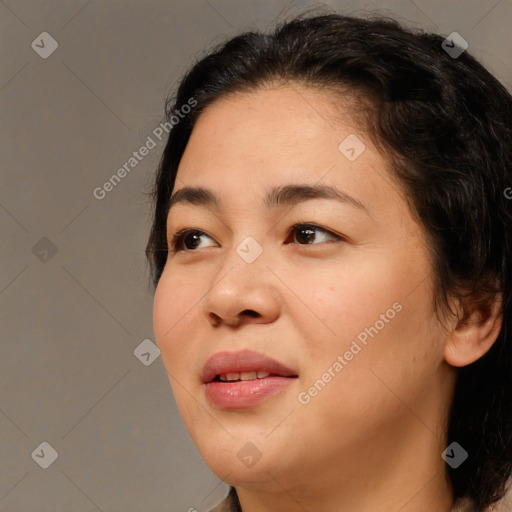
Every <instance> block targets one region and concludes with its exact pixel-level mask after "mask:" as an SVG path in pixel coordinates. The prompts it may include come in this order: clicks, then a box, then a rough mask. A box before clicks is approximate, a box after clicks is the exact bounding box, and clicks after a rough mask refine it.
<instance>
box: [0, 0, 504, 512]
mask: <svg viewBox="0 0 512 512" xmlns="http://www.w3.org/2000/svg"><path fill="white" fill-rule="evenodd" d="M318 5H321V4H314V3H311V2H278V1H263V0H258V1H251V2H247V1H244V2H242V1H235V0H193V1H185V0H180V1H163V0H159V1H156V0H153V1H146V2H142V1H138V2H137V1H134V0H128V1H127V0H123V1H120V0H116V1H114V0H110V1H100V0H68V1H62V0H61V1H58V0H45V1H41V0H39V1H36V0H31V1H25V0H5V1H2V2H0V25H1V30H0V38H1V57H2V66H1V70H0V107H1V112H2V117H1V119H2V127H1V133H0V144H1V148H2V149H1V160H0V168H1V189H0V190H1V194H0V225H1V229H2V243H1V261H2V266H1V274H0V303H1V306H0V307H1V319H2V324H1V326H2V342H1V357H0V376H1V388H0V510H2V511H5V512H16V511H19V512H32V511H34V512H35V511H37V512H46V511H52V512H59V511H70V510H72V511H77V512H89V511H90V512H93V511H98V510H99V511H103V512H109V511H112V512H114V511H123V512H131V511H144V512H157V511H167V512H170V511H178V512H179V511H184V512H186V511H188V510H189V509H190V508H191V507H194V508H195V509H196V510H198V511H199V512H201V511H204V510H206V509H207V508H208V507H210V506H212V505H213V504H214V503H216V502H218V501H219V500H220V499H221V498H222V497H223V496H224V494H225V493H226V489H227V487H226V486H225V485H224V484H223V483H222V482H220V481H219V480H218V479H217V478H216V477H215V476H214V475H212V474H211V473H210V471H209V470H208V468H207V467H206V466H205V464H204V463H203V462H202V461H201V459H200V457H199V455H198V454H197V452H196V450H195V447H194V446H193V444H192V442H191V441H190V440H189V438H188V435H187V434H186V430H185V428H184V426H183V424H182V422H181V419H180V417H179V414H178V412H177V409H176V406H175V403H174V400H173V397H172V394H171V389H170V385H169V381H168V378H167V374H166V373H165V369H164V366H163V364H162V360H161V358H157V359H155V360H154V361H153V362H152V363H151V364H150V365H148V366H146V365H144V364H142V363H141V361H140V360H139V359H138V358H137V357H136V356H135V355H134V350H135V349H136V347H137V346H138V345H139V344H140V343H141V342H142V341H143V340H145V339H150V340H154V337H153V332H152V317H151V309H152V291H151V289H150V288H149V287H148V274H147V269H146V267H145V259H144V248H145V243H146V239H147V235H148V231H149V222H150V220H149V202H148V199H147V197H146V195H145V194H144V193H145V192H147V191H148V185H149V183H150V178H151V175H152V173H153V172H154V169H155V167H156V165H157V163H158V160H159V157H160V153H161V151H162V149H163V143H159V144H158V145H157V147H156V148H154V149H153V150H152V151H150V153H149V154H148V155H147V156H146V157H145V158H144V159H143V160H142V161H141V162H140V163H139V164H138V165H137V166H136V167H135V168H134V169H133V170H132V171H131V172H130V173H129V174H128V175H127V176H126V177H125V178H124V179H123V180H122V181H121V182H120V183H119V184H118V185H117V186H116V187H115V188H114V189H113V190H112V191H110V192H109V193H108V194H107V195H106V196H105V198H103V199H101V200H99V199H96V198H95V197H94V196H93V190H94V189H95V188H96V187H101V186H102V185H103V183H105V181H107V180H108V179H109V178H110V177H111V176H112V174H114V173H115V172H116V171H117V169H119V168H120V167H121V166H122V165H123V164H124V163H125V162H127V160H128V159H129V158H130V156H132V152H133V151H136V150H138V149H139V147H140V146H142V145H143V144H144V142H145V141H146V138H147V136H148V135H151V133H152V131H153V130H154V129H155V128H156V127H157V126H158V125H159V123H160V122H161V121H162V120H163V117H162V115H163V101H164V97H165V95H166V94H167V93H168V92H170V91H171V90H172V88H173V87H174V86H175V84H176V81H177V79H178V78H179V77H180V75H181V74H182V73H183V72H184V70H185V69H186V68H187V67H188V65H189V64H190V63H191V62H192V59H193V58H194V57H195V56H197V55H198V54H199V53H200V52H202V51H203V50H204V49H205V48H208V47H209V46H211V45H212V44H214V43H218V42H220V41H221V40H223V39H224V38H226V37H227V36H229V35H234V34H235V33H237V32H239V31H241V30H245V29H250V28H265V27H268V26H269V25H271V24H272V22H273V21H278V20H281V19H282V18H283V17H284V16H288V15H292V14H294V13H298V12H300V11H302V10H304V8H307V7H313V6H318ZM323 5H325V6H331V7H335V8H336V9H337V10H339V11H340V12H343V13H358V12H360V11H359V10H360V9H365V10H369V11H376V10H377V11H379V12H381V13H383V14H389V15H391V16H394V17H398V18H399V19H400V20H401V21H402V22H404V23H406V24H412V25H414V26H420V27H423V28H426V29H428V30H431V31H435V32H438V33H440V34H442V35H448V34H450V33H451V32H453V31H456V32H459V33H460V34H461V35H462V36H463V37H464V38H465V39H466V40H467V41H468V43H469V48H468V51H470V52H471V53H472V54H473V55H474V56H475V57H477V58H478V59H480V60H481V61H482V63H484V64H485V65H486V66H487V67H488V68H489V69H490V70H491V71H492V72H493V73H494V74H495V75H496V76H497V77H498V78H499V79H500V80H501V81H502V83H503V84H505V85H506V86H507V87H508V88H509V89H510V88H511V86H512V61H511V59H512V57H511V55H512V53H511V52H510V48H512V37H511V34H510V30H509V27H510V22H511V20H512V1H511V0H501V1H498V0H471V1H450V2H443V1H440V0H414V1H412V0H403V1H398V0H397V1H382V2H364V1H350V2H349V1H346V2H343V1H332V2H329V3H324V4H323ZM42 32H48V33H50V34H51V36H52V37H53V38H54V39H55V40H56V41H57V42H58V45H59V46H58V48H57V50H56V51H55V52H54V53H53V54H52V55H50V56H49V57H48V58H46V59H43V58H42V57H40V56H39V54H38V53H36V51H34V49H32V47H31V43H32V41H34V40H36V38H37V37H38V36H39V34H41V33H42ZM37 41H40V39H37V40H36V42H37ZM39 44H40V45H41V43H39ZM45 44H46V43H45ZM46 48H48V46H46ZM43 237H46V238H43ZM42 238H43V240H42V241H41V239H42ZM48 240H50V241H51V242H49V241H48ZM52 244H53V246H55V248H56V250H57V252H56V253H55V254H52V247H53V246H52ZM34 246H35V248H34ZM146 357H147V356H146ZM42 442H48V443H49V444H50V445H51V446H52V447H53V448H54V449H55V450H56V451H57V453H58V458H57V460H55V462H54V463H53V464H52V465H51V466H49V467H48V468H47V469H43V468H41V467H40V466H39V465H38V464H37V463H36V461H37V460H38V459H37V458H36V457H32V455H31V454H32V453H33V452H34V450H36V448H38V447H39V445H40V444H41V443H42ZM38 450H39V451H38V452H37V453H41V452H40V450H41V449H40V448H39V449H38ZM43 453H44V452H43ZM44 457H48V451H47V452H46V453H45V454H44ZM44 457H42V456H41V457H40V458H39V460H42V458H44Z"/></svg>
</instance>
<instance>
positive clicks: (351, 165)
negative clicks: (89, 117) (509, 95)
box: [154, 85, 453, 490]
mask: <svg viewBox="0 0 512 512" xmlns="http://www.w3.org/2000/svg"><path fill="white" fill-rule="evenodd" d="M347 112H348V110H347V111H345V113H343V112H342V111H341V110H340V109H338V110H335V109H334V108H333V106H332V104H331V103H330V100H329V97H328V96H327V95H326V93H324V92H321V91H317V90H314V89H311V88H306V87H302V86H299V85H295V86H293V87H290V86H287V87H285V86H283V87H281V88H275V89H271V90H261V91H257V92H253V93H241V94H237V95H232V96H229V97H226V98H223V99H221V100H219V101H217V102H216V103H214V104H212V105H211V106H210V107H208V108H207V109H206V110H205V111H204V112H203V113H202V114H201V116H200V117H199V119H198V122H197V124H196V126H195V128H194V130H193V133H192V135H191V137H190V140H189V142H188V145H187V148H186V151H185V153H184V155H183V158H182V160H181V163H180V166H179V170H178V174H177V179H176V183H175V187H174V191H173V194H175V193H176V192H177V191H178V190H181V189H183V188H185V187H201V188H204V189H208V191H209V193H210V194H212V195H214V196H215V197H216V198H217V203H216V204H214V203H213V202H210V203H205V202H204V201H203V202H201V201H199V200H197V199H195V200H193V201H179V202H177V203H176V204H175V205H174V206H173V207H172V208H171V210H170V213H169V217H168V223H167V230H168V237H169V244H170V243H171V242H172V238H173V235H174V234H175V233H176V232H178V231H180V230H182V229H184V228H193V229H194V230H200V231H201V232H202V233H197V232H195V233H194V232H193V233H191V234H189V235H188V236H185V238H184V240H182V243H181V245H178V247H177V249H178V251H177V252H175V253H170V254H169V257H168V260H167V264H166V266H165V269H164V272H163V275H162V277H161V280H160V282H159V284H158V288H157V291H156V296H155V302H154V330H155V336H156V341H157V343H158V346H159V348H160V350H161V355H162V359H163V362H164V364H165V367H166V369H167V372H168V375H169V379H170V383H171V385H172V389H173V392H174V396H175V399H176V403H177V405H178V407H179V410H180V413H181V415H182V418H183V420H184V422H185V425H186V427H187V429H188V431H189V433H190V435H191V437H192V439H193V441H194V442H195V444H196V446H197V448H198V450H199V452H200V453H201V455H202V457H203V458H204V460H205V461H206V463H207V464H208V465H209V466H210V467H211V468H212V470H213V471H214V472H215V473H216V474H217V475H218V476H219V477H220V478H222V479H224V480H226V481H227V482H228V483H230V484H232V485H241V486H245V487H247V488H250V487H255V488H256V487H258V488H262V487H266V488H268V489H275V490H278V489H281V488H282V487H285V488H287V489H293V488H294V486H297V487H298V486H300V485H310V486H317V487H318V488H321V487H322V485H324V484H325V485H330V484H329V479H330V474H331V472H332V476H333V478H337V479H339V478H341V477H344V478H346V479H348V480H350V479H355V478H358V479H359V480H360V479H361V478H362V477H363V476H364V478H369V477H371V475H372V474H373V473H374V472H375V473H378V472H382V471H383V469H384V468H386V467H388V466H389V467H393V466H392V465H393V464H395V463H398V462H399V463H400V464H401V465H402V466H403V465H404V464H406V465H407V467H409V471H411V472H414V471H416V469H415V468H416V466H418V463H417V461H419V460H421V458H422V457H424V458H427V457H428V455H427V454H430V453H436V454H439V457H438V459H439V462H441V463H442V461H441V458H440V453H441V451H442V450H443V449H444V446H443V444H442V441H440V437H438V436H439V435H440V433H441V432H442V429H443V427H442V425H443V420H444V419H445V413H446V409H447V407H448V405H449V401H450V399H451V395H450V393H449V388H450V386H451V385H452V384H453V381H452V380H451V373H448V370H447V365H446V363H444V362H443V349H444V344H445V335H444V334H443V331H442V329H441V327H440V326H439V325H438V323H437V321H436V320H435V316H434V315H433V311H432V309H431V303H432V296H433V288H432V286H433V285H432V276H431V272H430V266H429V261H428V259H427V243H426V242H425V238H424V236H423V232H422V229H421V228H420V226H419V224H418V223H417V222H416V221H415V220H414V219H413V217H412V216H411V213H410V211H409V209H408V207H407V205H406V202H405V200H404V199H403V196H402V193H401V192H400V190H399V189H398V187H397V186H396V184H395V183H394V182H393V181H392V180H391V178H390V175H389V173H388V170H387V165H388V164H387V161H386V160H385V159H384V158H383V157H382V156H381V155H380V154H379V153H378V152H377V150H376V149H375V147H374V146H373V145H372V143H371V142H370V139H369V137H368V136H367V135H366V133H365V132H364V131H363V130H362V129H361V127H360V126H358V125H357V124H355V123H354V122H353V121H352V120H351V118H350V116H349V115H348V113H347ZM363 144H364V146H363ZM297 186H300V187H323V188H324V189H323V190H324V192H325V191H327V190H328V187H333V188H335V189H336V190H338V191H339V194H340V198H338V199H335V198H334V195H333V194H331V197H330V198H328V197H320V194H316V193H314V190H313V191H310V192H309V193H308V192H307V191H306V192H304V190H305V189H303V191H302V192H300V190H299V189H297V190H295V193H293V189H292V190H291V192H290V191H288V193H284V194H283V195H282V196H281V198H280V200H279V201H275V199H276V194H273V195H271V196H269V194H271V191H274V190H275V189H277V190H283V189H284V190H286V189H287V187H297ZM325 195H328V194H325ZM196 197H197V196H196ZM267 197H268V198H269V200H268V201H265V199H266V198H267ZM273 199H274V200H273ZM200 203H201V204H200ZM296 224H305V225H306V226H298V227H296V228H295V229H292V227H293V226H294V225H296ZM312 225H314V226H312ZM194 235H195V236H194ZM247 350H250V351H253V352H257V353H259V354H260V355H263V356H267V357H270V358H272V359H273V360H275V361H277V362H278V363H280V364H281V365H282V366H283V367H285V368H286V369H287V371H285V370H284V369H283V368H280V369H278V368H277V367H273V366H272V365H269V366H268V365H267V364H266V363H265V362H264V361H261V360H259V361H258V359H251V358H250V357H248V356H247V352H245V353H242V354H237V353H238V352H239V351H247ZM218 353H222V354H220V356H218V358H217V362H219V361H220V363H222V364H224V366H220V367H219V366H213V368H211V372H210V373H209V376H208V375H205V373H204V367H205V365H206V363H207V362H208V360H209V359H210V358H211V357H212V356H214V355H215V354H218ZM229 356H232V358H233V359H230V358H229ZM237 365H238V366H237ZM219 368H220V369H219ZM237 369H238V370H240V371H244V372H251V371H256V372H257V371H258V370H261V371H263V372H266V373H269V371H270V373H271V374H272V373H276V374H281V376H272V375H270V376H268V377H266V378H265V373H260V377H262V378H261V379H258V378H257V377H258V375H257V373H256V374H255V373H246V374H244V375H242V377H243V378H244V379H246V378H247V379H249V380H243V381H238V382H235V381H233V382H223V381H222V380H225V379H226V378H230V379H238V378H239V377H240V375H236V370H237ZM229 370H231V371H229ZM272 370H274V371H272ZM217 372H224V373H231V374H233V373H235V375H223V376H222V377H220V376H219V373H217ZM214 377H216V381H214V382H211V381H212V379H214ZM203 378H206V379H207V380H208V382H206V383H205V382H203ZM433 448H435V450H434V451H432V449H433ZM438 449H439V451H437V450H438ZM415 461H416V462H415ZM436 463H437V458H436Z"/></svg>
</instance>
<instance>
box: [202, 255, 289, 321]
mask: <svg viewBox="0 0 512 512" xmlns="http://www.w3.org/2000/svg"><path fill="white" fill-rule="evenodd" d="M219 276H220V277H219ZM278 283H279V280H278V279H277V278H276V276H275V275H274V274H273V273H272V272H271V271H270V269H269V268H268V267H267V265H266V261H265V259H264V258H263V255H262V256H260V257H259V258H258V259H257V260H256V261H253V262H252V263H246V262H245V261H243V260H242V259H241V258H240V257H239V256H238V254H237V253H236V252H235V251H233V254H230V255H229V256H227V257H226V258H225V260H224V262H223V265H222V268H221V269H220V271H219V272H216V273H215V276H213V278H212V282H211V283H210V286H209V291H208V292H207V293H206V295H205V297H204V298H203V306H202V307H203V314H204V315H205V317H206V318H207V320H208V322H209V323H210V324H211V325H212V327H219V326H221V325H227V326H230V327H239V326H240V325H242V324H245V323H268V322H273V321H275V320H276V319H277V318H278V316H279V312H280V309H281V303H280V300H279V290H278V289H277V284H278Z"/></svg>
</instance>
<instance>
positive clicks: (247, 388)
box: [205, 377, 295, 409]
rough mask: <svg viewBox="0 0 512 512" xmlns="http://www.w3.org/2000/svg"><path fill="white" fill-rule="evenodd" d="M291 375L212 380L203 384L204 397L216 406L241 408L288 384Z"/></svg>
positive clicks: (291, 378) (255, 402) (253, 403)
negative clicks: (224, 380) (204, 388)
mask: <svg viewBox="0 0 512 512" xmlns="http://www.w3.org/2000/svg"><path fill="white" fill-rule="evenodd" d="M294 380H295V378H293V377H265V378H264V379H253V380H245V381H244V380H240V381H236V382H219V381H212V382H208V384H205V386H206V397H207V398H208V400H209V401H210V402H211V403H212V404H213V405H214V406H216V407H219V408H223V409H241V408H245V407H251V406H253V405H257V404H259V403H261V402H263V401H264V400H265V399H267V398H268V397H270V396H271V395H274V394H276V393H279V392H280V391H282V390H283V389H284V388H286V387H287V386H289V385H290V384H291V383H292V382H293V381H294Z"/></svg>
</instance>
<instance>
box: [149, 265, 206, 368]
mask: <svg viewBox="0 0 512 512" xmlns="http://www.w3.org/2000/svg"><path fill="white" fill-rule="evenodd" d="M200 300H201V294H199V293H193V288H192V287H191V286H190V285H188V286H187V285H186V283H185V282H182V281H181V280H180V279H177V278H174V277H173V276H172V275H171V274H170V273H166V272H165V271H164V273H163V274H162V277H161V279H160V282H159V283H158V287H157V289H156V292H155V298H154V302H153V330H154V333H155V339H156V342H157V345H158V348H159V349H160V352H161V357H162V360H163V362H164V365H165V367H166V368H167V370H168V371H171V372H174V370H175V369H177V368H179V367H180V366H182V364H183V362H184V361H187V360H188V358H189V357H191V356H192V354H193V352H192V349H193V347H192V344H191V343H184V342H183V341H184V340H187V339H189V340H192V339H194V338H193V334H194V333H193V331H192V330H191V322H190V320H189V316H192V315H194V307H195V308H197V307H200V305H201V302H200ZM196 316H197V315H196Z"/></svg>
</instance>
